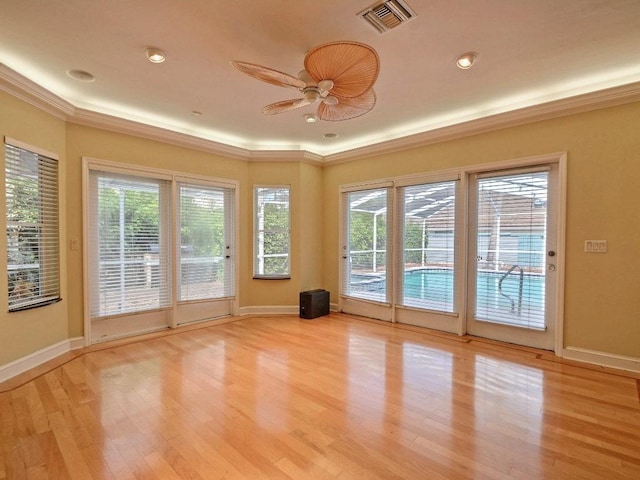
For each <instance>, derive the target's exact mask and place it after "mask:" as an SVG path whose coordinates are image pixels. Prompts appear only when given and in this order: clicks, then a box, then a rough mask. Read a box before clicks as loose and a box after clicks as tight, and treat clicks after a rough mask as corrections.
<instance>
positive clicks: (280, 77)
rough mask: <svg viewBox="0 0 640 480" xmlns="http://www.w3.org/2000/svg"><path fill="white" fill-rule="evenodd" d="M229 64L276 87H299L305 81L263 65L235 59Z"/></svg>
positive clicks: (303, 85) (302, 86)
mask: <svg viewBox="0 0 640 480" xmlns="http://www.w3.org/2000/svg"><path fill="white" fill-rule="evenodd" d="M231 65H233V66H234V67H235V68H236V69H238V70H240V71H241V72H242V73H246V74H247V75H249V76H250V77H253V78H255V79H257V80H261V81H263V82H266V83H270V84H271V85H276V86H278V87H290V88H296V89H301V88H304V87H305V86H306V83H304V82H303V81H302V80H300V79H299V78H297V77H294V76H293V75H289V74H288V73H284V72H280V71H278V70H274V69H273V68H268V67H263V66H262V65H256V64H255V63H247V62H237V61H235V60H234V61H232V62H231Z"/></svg>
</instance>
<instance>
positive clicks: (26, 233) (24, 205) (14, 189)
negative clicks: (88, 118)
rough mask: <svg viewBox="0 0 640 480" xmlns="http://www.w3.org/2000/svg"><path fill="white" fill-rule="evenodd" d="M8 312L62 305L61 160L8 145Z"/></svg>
mask: <svg viewBox="0 0 640 480" xmlns="http://www.w3.org/2000/svg"><path fill="white" fill-rule="evenodd" d="M5 194H6V218H7V270H8V272H7V273H8V280H9V291H8V294H9V311H18V310H25V309H28V308H34V307H38V306H42V305H48V304H50V303H53V302H56V301H59V300H60V265H59V264H60V252H59V248H60V247H59V232H58V215H59V213H58V161H57V160H56V159H54V158H49V157H47V156H45V155H42V154H40V153H35V152H32V151H30V150H28V149H25V148H22V147H20V146H14V145H11V144H9V143H6V144H5Z"/></svg>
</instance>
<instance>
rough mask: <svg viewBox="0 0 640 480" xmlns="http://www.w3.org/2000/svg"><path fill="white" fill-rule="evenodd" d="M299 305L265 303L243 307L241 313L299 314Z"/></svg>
mask: <svg viewBox="0 0 640 480" xmlns="http://www.w3.org/2000/svg"><path fill="white" fill-rule="evenodd" d="M299 313H300V307H298V306H297V305H263V306H257V307H241V308H240V309H239V312H238V314H239V315H298V314H299Z"/></svg>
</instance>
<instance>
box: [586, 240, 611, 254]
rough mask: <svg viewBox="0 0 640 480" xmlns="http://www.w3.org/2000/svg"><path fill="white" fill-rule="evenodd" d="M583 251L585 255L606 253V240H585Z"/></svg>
mask: <svg viewBox="0 0 640 480" xmlns="http://www.w3.org/2000/svg"><path fill="white" fill-rule="evenodd" d="M584 251H585V252H587V253H607V241H606V240H585V241H584Z"/></svg>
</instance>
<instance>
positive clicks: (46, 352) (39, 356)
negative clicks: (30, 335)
mask: <svg viewBox="0 0 640 480" xmlns="http://www.w3.org/2000/svg"><path fill="white" fill-rule="evenodd" d="M84 346H85V345H84V337H74V338H69V339H67V340H63V341H61V342H58V343H56V344H54V345H50V346H48V347H45V348H43V349H41V350H38V351H37V352H33V353H30V354H29V355H26V356H24V357H22V358H19V359H17V360H14V361H13V362H9V363H7V364H5V365H0V382H4V381H6V380H9V379H11V378H13V377H15V376H16V375H20V374H21V373H24V372H26V371H27V370H30V369H32V368H35V367H37V366H39V365H42V364H43V363H45V362H48V361H49V360H53V359H55V358H57V357H59V356H60V355H62V354H64V353H67V352H70V351H71V350H76V349H78V348H82V347H84Z"/></svg>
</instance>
